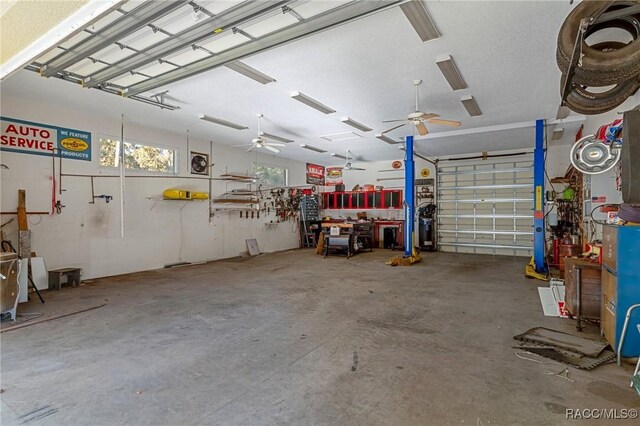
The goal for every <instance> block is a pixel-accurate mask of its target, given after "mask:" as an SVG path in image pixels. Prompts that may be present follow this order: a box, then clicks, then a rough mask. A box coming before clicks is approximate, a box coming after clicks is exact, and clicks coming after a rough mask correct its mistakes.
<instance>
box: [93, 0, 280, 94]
mask: <svg viewBox="0 0 640 426" xmlns="http://www.w3.org/2000/svg"><path fill="white" fill-rule="evenodd" d="M290 2H291V0H289V1H269V2H248V1H245V2H242V3H240V4H239V5H237V6H234V7H232V8H230V9H228V10H226V11H223V12H222V13H220V14H219V15H217V16H215V17H213V18H209V19H206V20H204V21H201V22H199V23H198V24H196V25H194V26H192V27H189V28H187V29H186V30H184V31H182V32H180V33H178V34H175V35H174V36H173V37H171V38H168V39H166V40H163V41H160V42H158V43H156V44H155V45H153V46H151V47H148V48H146V49H145V51H144V54H142V55H133V56H132V57H129V58H125V59H123V60H121V61H119V62H116V63H114V64H113V65H112V66H110V67H108V68H105V69H104V70H101V71H98V72H96V73H94V74H92V75H90V76H88V77H87V78H85V79H84V81H83V85H84V86H85V87H96V86H98V85H99V84H101V83H104V82H106V81H109V80H111V79H113V78H114V77H117V76H119V75H121V74H123V73H125V72H129V71H132V70H135V69H137V68H139V67H141V66H143V65H146V64H148V63H150V62H153V61H157V60H159V59H161V58H162V57H164V56H167V55H170V54H172V53H174V52H177V51H179V50H180V49H183V48H185V47H188V46H190V45H193V44H194V43H198V42H200V41H202V40H204V39H205V38H208V37H211V36H212V35H213V34H214V33H215V34H218V35H222V34H223V33H225V32H227V31H231V30H232V28H233V27H234V26H236V25H239V24H241V23H242V22H245V21H247V20H250V19H253V18H256V17H258V16H261V15H264V14H265V13H268V12H270V11H272V10H274V9H278V8H280V7H282V6H283V5H286V4H287V3H290Z"/></svg>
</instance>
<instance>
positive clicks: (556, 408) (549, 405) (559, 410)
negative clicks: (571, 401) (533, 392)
mask: <svg viewBox="0 0 640 426" xmlns="http://www.w3.org/2000/svg"><path fill="white" fill-rule="evenodd" d="M544 406H545V408H546V409H547V411H549V412H551V413H555V414H566V413H567V410H568V409H569V407H567V406H565V405H562V404H556V403H555V402H548V401H547V402H545V403H544Z"/></svg>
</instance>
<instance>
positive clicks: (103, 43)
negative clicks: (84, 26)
mask: <svg viewBox="0 0 640 426" xmlns="http://www.w3.org/2000/svg"><path fill="white" fill-rule="evenodd" d="M186 4H188V1H186V0H166V1H157V2H156V1H152V2H146V3H143V4H141V5H140V6H138V7H136V8H135V9H134V10H132V11H131V12H130V13H127V14H126V15H123V16H122V17H120V18H118V19H117V20H116V21H114V22H113V23H111V24H109V25H107V26H106V27H104V28H102V29H101V30H98V31H97V32H95V33H94V34H93V35H92V36H91V37H88V38H86V39H84V40H82V41H80V42H78V43H77V44H75V45H74V46H72V47H71V48H70V49H68V50H67V51H65V52H64V53H61V54H60V55H58V56H56V57H55V58H53V59H52V60H51V61H49V62H47V63H46V64H44V65H43V66H42V68H41V69H40V73H41V74H42V75H43V76H45V77H51V76H53V75H55V74H56V73H58V72H59V71H62V70H64V69H65V68H67V67H69V66H71V65H73V64H75V63H77V62H78V61H81V60H82V59H85V58H87V57H88V56H91V55H93V54H94V53H96V52H98V51H100V50H102V49H104V48H105V47H107V46H109V45H111V44H112V43H114V42H116V41H118V40H120V39H122V38H124V37H126V36H128V35H129V34H132V33H133V32H135V31H137V30H138V29H139V28H140V27H142V26H144V25H147V24H149V23H151V22H153V21H155V20H156V19H158V18H161V17H163V16H165V15H166V14H168V13H170V12H172V11H174V10H176V9H178V8H179V7H182V6H184V5H186Z"/></svg>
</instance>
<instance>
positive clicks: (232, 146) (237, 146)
mask: <svg viewBox="0 0 640 426" xmlns="http://www.w3.org/2000/svg"><path fill="white" fill-rule="evenodd" d="M244 146H253V144H252V143H243V144H242V145H231V146H230V148H242V147H244Z"/></svg>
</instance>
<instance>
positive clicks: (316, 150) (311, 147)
mask: <svg viewBox="0 0 640 426" xmlns="http://www.w3.org/2000/svg"><path fill="white" fill-rule="evenodd" d="M300 148H304V149H308V150H309V151H315V152H319V153H325V152H327V150H326V149H322V148H318V147H315V146H311V145H307V144H304V143H303V144H301V145H300Z"/></svg>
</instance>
